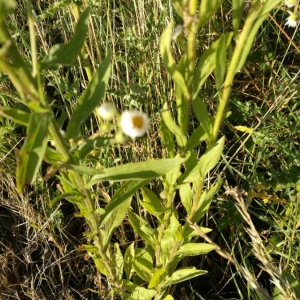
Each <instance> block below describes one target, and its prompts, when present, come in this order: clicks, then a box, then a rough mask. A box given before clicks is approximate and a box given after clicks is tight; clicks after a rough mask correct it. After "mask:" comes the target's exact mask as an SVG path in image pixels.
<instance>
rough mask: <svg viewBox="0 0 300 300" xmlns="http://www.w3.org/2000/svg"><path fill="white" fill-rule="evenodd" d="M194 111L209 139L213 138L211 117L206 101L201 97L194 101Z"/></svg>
mask: <svg viewBox="0 0 300 300" xmlns="http://www.w3.org/2000/svg"><path fill="white" fill-rule="evenodd" d="M192 106H193V111H194V113H195V115H196V117H197V119H198V121H199V122H200V126H201V127H202V129H203V130H204V132H205V133H206V135H207V136H208V137H209V136H211V132H212V126H211V122H210V117H209V115H208V112H207V107H206V104H205V103H204V101H203V100H202V99H201V98H200V97H196V98H195V99H194V100H193V101H192Z"/></svg>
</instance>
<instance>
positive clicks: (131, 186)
mask: <svg viewBox="0 0 300 300" xmlns="http://www.w3.org/2000/svg"><path fill="white" fill-rule="evenodd" d="M147 183H148V180H140V181H129V182H126V183H125V184H123V185H122V186H121V187H120V188H119V189H118V191H117V192H116V193H115V195H114V196H113V198H112V199H111V201H110V202H109V203H108V205H107V206H106V208H105V213H104V215H102V218H101V221H100V226H102V225H103V224H105V223H106V222H107V220H109V218H111V216H112V214H113V213H114V212H115V211H116V210H118V208H119V206H120V205H122V203H123V202H125V201H126V200H127V199H128V198H131V196H132V195H133V194H134V193H135V192H137V191H138V190H139V189H140V188H141V187H143V186H144V185H145V184H147Z"/></svg>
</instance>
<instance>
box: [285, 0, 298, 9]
mask: <svg viewBox="0 0 300 300" xmlns="http://www.w3.org/2000/svg"><path fill="white" fill-rule="evenodd" d="M284 2H285V5H286V6H287V7H289V8H291V7H294V6H295V5H297V2H298V0H285V1H284Z"/></svg>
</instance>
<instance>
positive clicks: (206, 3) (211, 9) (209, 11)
mask: <svg viewBox="0 0 300 300" xmlns="http://www.w3.org/2000/svg"><path fill="white" fill-rule="evenodd" d="M223 2H224V0H202V1H201V4H200V16H199V23H198V27H200V26H203V25H205V24H206V22H207V21H208V20H209V19H210V18H211V17H212V16H213V15H214V14H215V12H216V11H217V10H218V9H219V7H221V5H222V3H223Z"/></svg>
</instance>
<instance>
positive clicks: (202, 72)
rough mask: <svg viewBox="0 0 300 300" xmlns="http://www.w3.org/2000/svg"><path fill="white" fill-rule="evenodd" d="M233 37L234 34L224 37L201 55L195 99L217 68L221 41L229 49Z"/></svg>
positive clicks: (197, 68)
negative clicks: (217, 56)
mask: <svg viewBox="0 0 300 300" xmlns="http://www.w3.org/2000/svg"><path fill="white" fill-rule="evenodd" d="M232 35H233V34H232V33H228V34H225V35H222V36H221V37H220V38H219V39H218V40H216V41H215V42H214V43H213V44H211V45H210V47H209V48H208V49H207V50H206V51H205V52H204V53H203V54H202V55H201V57H200V59H199V61H198V63H197V66H196V69H195V76H194V95H193V98H195V97H196V96H197V95H198V92H199V90H200V88H201V87H202V85H203V84H204V82H205V80H206V79H207V77H208V76H209V75H210V74H211V72H212V71H213V70H214V69H215V67H216V53H217V49H218V47H219V43H220V41H221V40H222V39H225V44H226V46H227V47H228V46H229V44H230V41H231V38H232Z"/></svg>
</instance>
